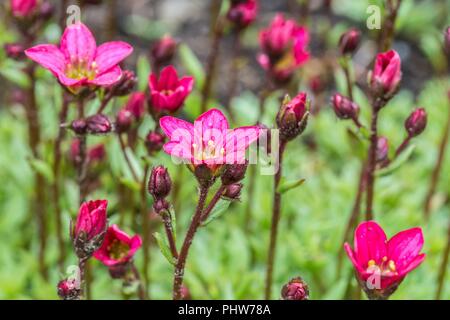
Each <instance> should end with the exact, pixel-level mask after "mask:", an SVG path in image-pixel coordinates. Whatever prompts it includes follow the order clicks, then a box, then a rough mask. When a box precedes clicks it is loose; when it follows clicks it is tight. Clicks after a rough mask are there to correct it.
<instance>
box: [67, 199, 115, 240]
mask: <svg viewBox="0 0 450 320" xmlns="http://www.w3.org/2000/svg"><path fill="white" fill-rule="evenodd" d="M107 206H108V201H107V200H95V201H88V202H84V203H83V204H82V205H81V207H80V210H79V211H78V216H77V221H76V224H75V229H74V238H78V237H79V236H81V234H82V233H84V234H85V236H86V240H92V239H93V238H94V237H96V236H99V235H101V234H102V233H103V232H104V231H105V229H106V222H107V221H106V207H107Z"/></svg>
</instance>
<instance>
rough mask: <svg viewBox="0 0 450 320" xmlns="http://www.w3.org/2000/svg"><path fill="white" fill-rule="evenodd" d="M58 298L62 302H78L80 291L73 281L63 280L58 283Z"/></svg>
mask: <svg viewBox="0 0 450 320" xmlns="http://www.w3.org/2000/svg"><path fill="white" fill-rule="evenodd" d="M57 288H58V296H59V297H60V298H61V299H62V300H79V299H80V294H81V289H80V285H79V283H78V282H77V281H76V280H75V279H64V280H61V281H60V282H59V283H58V286H57Z"/></svg>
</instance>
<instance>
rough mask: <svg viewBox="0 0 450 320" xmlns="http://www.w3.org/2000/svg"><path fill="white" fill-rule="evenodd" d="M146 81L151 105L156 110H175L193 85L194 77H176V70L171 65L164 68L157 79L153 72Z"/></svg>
mask: <svg viewBox="0 0 450 320" xmlns="http://www.w3.org/2000/svg"><path fill="white" fill-rule="evenodd" d="M148 82H149V87H150V94H151V99H150V100H151V106H152V107H153V108H154V109H155V111H157V112H168V113H174V112H176V111H177V110H178V109H179V108H181V106H182V105H183V103H184V100H186V98H187V96H188V95H189V94H190V93H191V91H192V88H193V87H194V78H193V77H183V78H181V79H178V74H177V70H176V69H175V68H174V67H173V66H168V67H166V68H164V69H163V70H162V71H161V74H160V76H159V79H158V78H157V76H156V75H155V74H151V75H150V77H149V81H148Z"/></svg>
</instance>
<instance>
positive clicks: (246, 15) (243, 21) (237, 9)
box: [227, 0, 258, 29]
mask: <svg viewBox="0 0 450 320" xmlns="http://www.w3.org/2000/svg"><path fill="white" fill-rule="evenodd" d="M257 14H258V2H257V1H256V0H243V1H235V3H232V4H231V7H230V9H229V10H228V13H227V18H228V20H230V21H231V22H233V23H235V25H236V26H237V27H238V28H241V29H242V28H245V27H248V26H249V25H250V24H251V23H252V22H253V21H255V19H256V16H257Z"/></svg>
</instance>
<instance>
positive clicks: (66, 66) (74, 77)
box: [25, 23, 133, 93]
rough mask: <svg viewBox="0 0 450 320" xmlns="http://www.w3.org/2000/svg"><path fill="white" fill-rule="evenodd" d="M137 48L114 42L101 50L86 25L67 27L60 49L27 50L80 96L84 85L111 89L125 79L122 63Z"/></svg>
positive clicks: (36, 48)
mask: <svg viewBox="0 0 450 320" xmlns="http://www.w3.org/2000/svg"><path fill="white" fill-rule="evenodd" d="M132 51H133V48H132V47H131V46H130V45H129V44H128V43H125V42H122V41H113V42H107V43H104V44H102V45H101V46H99V47H97V44H96V42H95V38H94V36H93V35H92V33H91V31H90V30H89V29H88V28H87V27H86V26H85V25H84V24H82V23H77V24H72V25H70V26H68V27H67V28H66V30H65V31H64V34H63V35H62V37H61V43H60V47H59V48H58V47H57V46H55V45H53V44H41V45H37V46H35V47H32V48H30V49H28V50H25V54H26V55H27V56H28V57H29V58H30V59H32V60H33V61H35V62H37V63H39V64H40V65H41V66H43V67H44V68H46V69H48V70H50V71H51V72H52V73H53V74H54V75H55V77H57V78H58V80H59V81H60V82H61V83H62V84H63V85H64V86H66V87H67V88H68V89H69V90H71V91H72V92H74V93H77V92H78V91H79V89H80V87H82V86H90V87H96V86H101V87H107V86H111V85H113V84H115V83H117V82H118V81H119V80H120V79H121V77H122V69H121V68H120V67H119V63H120V62H121V61H122V60H124V59H125V58H126V57H128V56H129V55H130V54H131V53H132Z"/></svg>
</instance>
